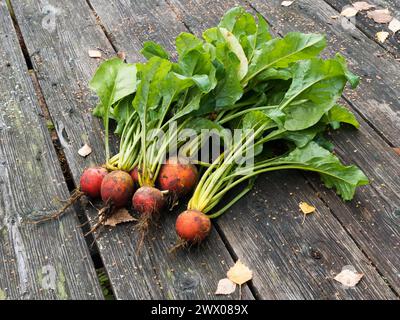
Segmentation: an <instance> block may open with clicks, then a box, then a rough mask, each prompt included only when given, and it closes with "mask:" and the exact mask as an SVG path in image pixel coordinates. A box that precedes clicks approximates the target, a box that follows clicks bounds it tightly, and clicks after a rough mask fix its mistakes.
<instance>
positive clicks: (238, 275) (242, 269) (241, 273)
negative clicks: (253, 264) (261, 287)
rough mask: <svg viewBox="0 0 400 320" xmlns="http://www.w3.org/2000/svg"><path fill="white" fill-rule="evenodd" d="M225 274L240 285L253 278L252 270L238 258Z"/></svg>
mask: <svg viewBox="0 0 400 320" xmlns="http://www.w3.org/2000/svg"><path fill="white" fill-rule="evenodd" d="M226 276H227V277H228V279H229V280H231V281H233V282H234V283H237V284H238V285H242V284H243V283H245V282H247V281H249V280H251V279H252V278H253V272H252V271H251V270H250V269H249V268H248V267H246V266H245V265H244V264H243V263H242V262H241V261H240V260H238V261H236V263H235V265H234V266H233V267H232V268H230V269H229V271H228V272H227V273H226Z"/></svg>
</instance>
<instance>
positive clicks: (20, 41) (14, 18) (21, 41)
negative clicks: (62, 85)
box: [6, 0, 33, 71]
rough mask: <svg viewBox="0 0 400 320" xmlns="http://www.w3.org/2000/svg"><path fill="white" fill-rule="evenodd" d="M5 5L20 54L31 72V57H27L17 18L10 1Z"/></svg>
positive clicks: (7, 0)
mask: <svg viewBox="0 0 400 320" xmlns="http://www.w3.org/2000/svg"><path fill="white" fill-rule="evenodd" d="M6 5H7V9H8V11H9V12H10V16H11V20H12V23H13V26H14V29H15V33H16V34H17V38H18V42H19V46H20V47H21V50H22V54H23V56H24V59H25V63H26V65H27V67H28V70H29V71H31V70H33V65H32V60H31V57H30V56H29V53H28V49H27V47H26V45H25V41H24V38H23V37H22V32H21V29H20V27H19V25H18V22H17V18H16V17H15V14H14V9H13V6H12V4H11V1H10V0H6Z"/></svg>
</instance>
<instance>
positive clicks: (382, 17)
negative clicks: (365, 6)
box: [367, 9, 393, 23]
mask: <svg viewBox="0 0 400 320" xmlns="http://www.w3.org/2000/svg"><path fill="white" fill-rule="evenodd" d="M367 16H368V18H371V19H373V20H374V21H375V22H377V23H388V22H390V21H391V20H392V19H393V17H392V16H391V14H390V11H389V10H388V9H381V10H374V11H368V12H367Z"/></svg>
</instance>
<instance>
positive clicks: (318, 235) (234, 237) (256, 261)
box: [100, 2, 395, 298]
mask: <svg viewBox="0 0 400 320" xmlns="http://www.w3.org/2000/svg"><path fill="white" fill-rule="evenodd" d="M178 5H181V6H182V7H181V8H180V9H182V12H180V11H178V12H177V14H178V16H180V17H181V18H183V20H184V21H185V22H186V23H188V22H187V20H186V19H185V18H186V17H187V16H189V15H190V16H193V15H194V14H197V15H198V16H199V17H200V16H204V15H205V14H206V12H205V11H206V10H207V11H208V12H211V13H213V14H215V16H216V18H217V19H219V16H220V14H221V11H222V12H224V11H225V10H226V9H227V8H229V6H230V4H229V3H226V2H224V4H221V3H219V4H215V5H212V4H207V5H205V4H204V3H198V2H197V3H196V5H193V3H192V6H191V5H190V4H187V2H186V3H185V4H183V3H179V4H177V6H178ZM186 5H188V6H187V7H186ZM217 5H218V8H219V9H217V8H216V6H217ZM201 8H202V9H201ZM185 9H186V10H187V11H185ZM210 9H211V10H210ZM175 10H179V8H176V7H175ZM201 10H203V11H201ZM218 10H220V11H218ZM107 11H108V10H107ZM211 13H210V14H209V15H211ZM209 15H208V16H209ZM100 16H101V15H100ZM110 23H112V22H111V21H110ZM203 23H204V24H207V26H211V25H213V24H215V23H216V22H215V21H213V20H212V18H211V19H210V21H206V22H205V21H204V20H203ZM191 27H192V28H191V29H192V30H193V31H197V33H200V31H201V30H200V27H199V24H197V23H196V24H193V26H192V25H191ZM201 27H206V26H205V25H202V26H201ZM202 29H204V28H202ZM120 32H121V33H123V34H125V33H126V32H127V30H121V31H120ZM290 182H292V181H290ZM262 183H263V182H260V184H262ZM269 187H271V184H270V185H269ZM279 187H280V186H279V180H277V181H276V182H275V187H274V188H272V189H271V190H270V189H268V190H269V191H270V192H271V193H273V194H274V197H277V198H278V201H276V203H275V206H276V208H277V210H282V211H283V210H285V209H288V208H296V209H295V210H297V203H298V202H297V203H295V202H294V201H292V202H289V201H288V200H287V199H286V198H284V197H283V196H280V197H279V195H278V196H276V194H278V193H279ZM297 193H298V194H299V198H300V199H305V198H307V197H310V195H314V192H313V190H312V189H311V188H309V187H308V188H305V191H304V190H302V191H298V192H297ZM314 198H316V197H315V196H314ZM264 199H265V198H263V200H264ZM268 199H269V198H268ZM248 201H249V202H252V201H253V199H252V200H248ZM315 201H317V202H319V200H318V199H314V202H315ZM278 203H280V205H278ZM319 203H320V206H321V207H322V209H321V210H323V211H325V212H324V213H325V215H326V217H327V218H326V219H327V222H326V223H325V224H320V223H319V222H318V221H317V222H314V224H313V226H312V229H313V230H314V231H313V232H314V233H313V236H315V239H311V238H307V236H306V235H307V234H308V233H305V232H302V230H301V229H300V230H298V229H299V226H300V223H298V222H296V223H297V225H296V224H290V225H288V224H287V223H286V222H285V221H282V225H283V227H285V226H286V227H287V233H288V234H289V235H291V234H295V235H297V237H298V238H299V239H303V241H304V242H303V243H307V241H308V242H315V241H316V239H324V238H326V239H332V237H335V236H337V237H340V240H339V238H336V239H334V241H327V248H326V249H325V250H326V251H327V252H334V253H337V254H336V255H335V254H332V255H330V256H329V257H328V258H327V261H329V262H330V263H333V264H336V265H340V263H343V261H341V260H340V258H339V257H347V258H348V259H349V261H352V263H353V264H354V263H356V262H357V261H360V260H363V259H364V260H366V258H365V256H364V255H363V254H362V253H361V251H360V250H358V248H357V247H356V245H355V244H354V242H353V241H352V240H351V238H350V237H348V235H347V234H346V232H345V230H344V229H343V228H342V227H341V226H340V224H339V223H338V222H337V220H336V219H335V218H334V217H333V216H332V215H331V214H329V210H328V209H327V208H326V207H325V206H324V205H323V203H322V202H319ZM278 208H279V209H278ZM249 210H250V212H251V211H253V212H255V211H258V212H259V213H260V210H259V209H258V208H255V206H251V205H249V206H247V207H245V208H244V207H242V208H241V207H240V205H238V207H236V210H233V211H235V212H234V213H233V221H232V219H231V217H229V215H227V216H228V218H226V219H228V220H224V218H222V219H221V221H220V222H218V225H219V226H220V227H221V230H222V232H223V233H224V234H225V235H226V236H227V238H228V243H229V244H230V246H232V249H233V251H234V252H235V254H237V255H238V256H239V258H241V259H243V260H246V261H247V262H248V264H249V265H251V266H252V267H253V268H255V272H256V274H257V277H256V278H255V279H254V281H253V285H254V287H255V289H256V290H257V291H258V292H259V296H260V297H261V298H277V297H281V298H283V297H286V298H301V297H302V298H304V297H307V298H310V297H314V298H317V297H321V296H324V297H331V298H332V297H334V296H335V293H336V290H337V288H335V286H332V284H329V283H326V281H325V282H324V284H323V285H321V286H322V287H323V288H322V289H319V285H316V283H317V282H314V281H315V280H314V278H313V277H312V276H310V275H309V274H308V271H307V270H309V268H314V269H315V265H314V266H311V267H309V266H307V267H308V268H305V262H303V261H301V260H300V259H299V260H298V261H297V262H296V263H293V262H291V261H290V256H288V255H287V253H285V252H280V253H278V254H277V256H276V257H275V259H276V265H277V268H278V269H279V268H280V267H285V266H288V265H290V264H295V267H294V271H292V274H294V275H293V276H292V277H287V278H286V281H283V282H279V281H278V282H274V281H273V282H272V283H271V281H269V280H268V278H266V276H265V275H267V277H268V275H270V274H271V272H274V273H277V269H275V264H273V265H272V267H271V266H267V267H265V261H269V260H270V257H269V256H268V253H267V254H265V253H264V252H262V251H261V250H260V248H265V238H263V239H261V240H259V239H258V238H257V240H253V241H250V240H248V235H249V234H253V235H254V234H255V235H257V234H260V231H261V230H262V232H265V229H263V228H258V226H259V221H250V223H249V220H248V213H247V212H248V211H249ZM238 212H243V213H244V214H243V215H241V216H240V217H238V216H237V215H238ZM235 214H236V215H235ZM241 217H243V219H242V220H241V221H240V222H239V221H237V222H236V221H235V219H236V220H238V219H240V218H241ZM260 219H262V218H260ZM224 221H226V222H224ZM263 221H264V222H265V220H263ZM326 225H329V226H331V227H330V228H332V230H334V231H332V232H330V233H326V231H324V230H325V229H326ZM241 226H247V228H249V229H250V231H249V232H245V231H243V229H242V228H241ZM300 227H301V226H300ZM243 228H244V227H243ZM315 230H317V231H315ZM270 232H271V238H272V239H275V238H280V237H282V236H281V235H280V234H281V231H280V230H279V229H278V228H277V229H272V230H271V231H270ZM261 234H262V233H261ZM339 235H340V236H339ZM238 239H240V241H238ZM244 239H246V241H244ZM336 243H345V245H344V246H343V247H340V246H337V245H336ZM330 245H332V246H334V248H329V246H330ZM305 247H307V245H305ZM260 251H261V253H260ZM249 252H253V253H254V254H253V255H251V257H250V258H249ZM263 253H264V254H263ZM339 253H340V254H339ZM282 261H283V262H282ZM363 267H364V268H366V269H367V270H369V272H370V274H371V277H372V278H373V280H372V282H373V283H374V284H375V285H376V286H377V287H376V288H374V289H373V290H371V292H365V291H364V292H362V293H360V292H359V293H355V294H353V295H349V294H341V296H342V297H346V298H354V297H356V296H357V295H360V296H362V295H363V294H365V296H368V295H369V296H374V295H376V296H380V295H381V294H382V293H383V295H387V296H388V297H395V296H394V295H392V293H391V292H390V291H389V289H388V287H387V286H386V285H385V284H384V282H383V280H382V279H381V278H380V276H379V275H378V273H376V272H375V271H374V270H373V268H371V267H370V266H369V265H368V263H367V264H366V265H365V266H363ZM314 269H313V270H314ZM339 271H340V270H339ZM337 272H338V271H337ZM331 273H333V270H330V269H328V268H325V269H324V270H323V271H322V272H321V274H324V277H331ZM282 277H285V275H284V274H283V275H282ZM294 279H297V280H298V281H293V280H294ZM321 282H322V280H321ZM368 286H369V285H368ZM372 286H373V285H372Z"/></svg>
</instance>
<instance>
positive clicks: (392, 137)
mask: <svg viewBox="0 0 400 320" xmlns="http://www.w3.org/2000/svg"><path fill="white" fill-rule="evenodd" d="M251 4H252V6H253V7H254V8H255V9H257V10H258V11H259V12H261V13H262V14H264V15H265V17H266V18H267V20H268V21H269V23H270V24H271V25H272V26H273V29H274V30H276V31H277V32H279V33H280V34H286V33H287V32H290V31H294V30H296V31H302V32H320V33H325V34H327V39H328V47H327V49H326V50H325V56H333V54H334V53H336V52H340V53H341V54H343V55H344V56H345V57H346V58H347V60H348V62H349V66H350V68H351V70H352V71H354V72H355V73H357V74H358V75H359V76H361V84H360V86H359V88H358V90H356V91H345V94H344V97H345V98H346V99H348V100H349V101H351V105H352V107H353V108H354V109H356V110H357V112H359V113H360V114H361V115H362V116H363V117H364V118H365V119H367V121H368V122H369V123H370V124H371V125H372V126H373V127H374V128H375V130H377V131H378V132H379V133H380V134H381V135H383V136H384V137H385V138H386V139H387V140H388V141H390V142H391V143H392V144H393V145H395V146H398V145H399V139H398V136H399V133H400V123H399V121H397V117H398V109H399V102H398V99H399V92H400V64H399V63H398V62H397V61H395V60H394V58H393V57H392V56H391V55H389V54H388V53H387V52H386V51H385V50H384V49H383V48H382V47H380V46H379V45H378V44H376V43H375V42H374V41H372V40H371V39H368V37H367V36H366V35H364V34H363V33H362V32H361V31H359V30H358V29H357V28H351V29H344V28H343V27H342V24H341V21H340V19H336V20H335V19H331V18H330V17H331V16H334V15H337V14H338V12H337V11H336V10H334V9H333V8H331V7H330V6H329V5H328V4H326V3H325V2H323V1H321V0H320V1H312V0H302V1H295V2H294V3H293V4H292V5H291V6H290V7H282V6H281V1H280V0H271V1H258V0H255V1H251ZM338 20H339V21H338Z"/></svg>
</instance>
